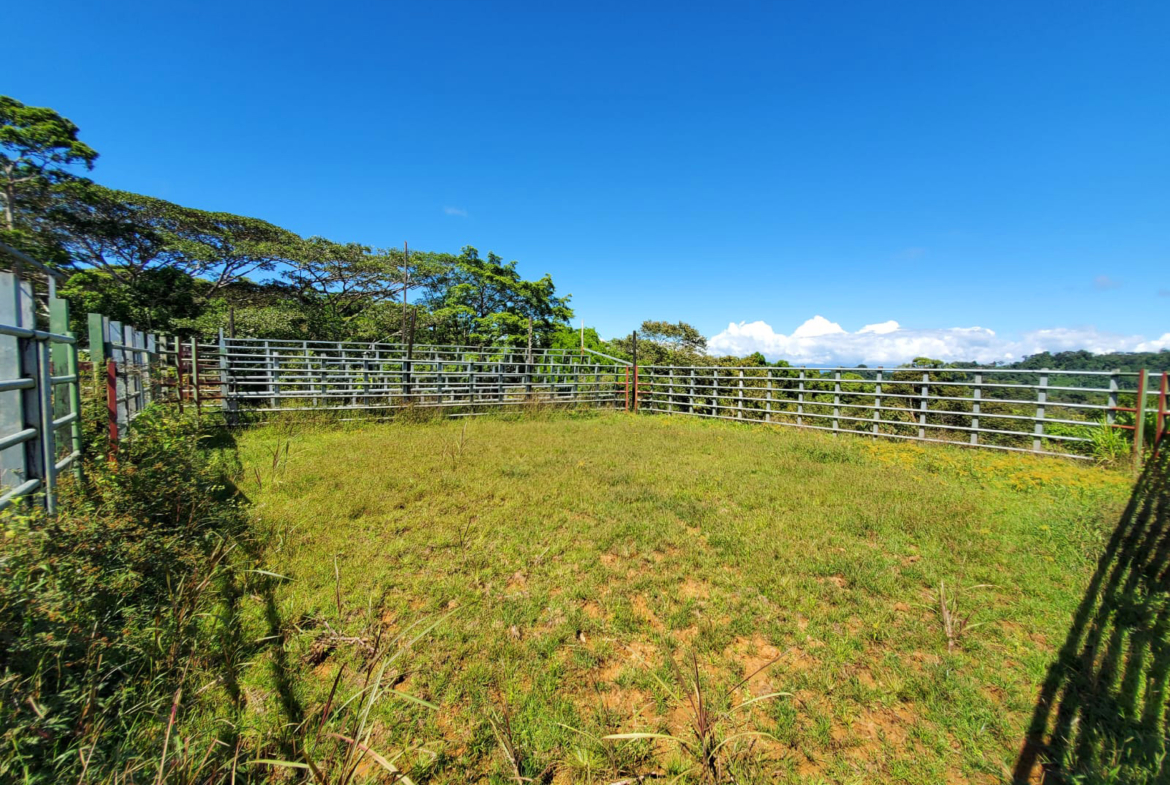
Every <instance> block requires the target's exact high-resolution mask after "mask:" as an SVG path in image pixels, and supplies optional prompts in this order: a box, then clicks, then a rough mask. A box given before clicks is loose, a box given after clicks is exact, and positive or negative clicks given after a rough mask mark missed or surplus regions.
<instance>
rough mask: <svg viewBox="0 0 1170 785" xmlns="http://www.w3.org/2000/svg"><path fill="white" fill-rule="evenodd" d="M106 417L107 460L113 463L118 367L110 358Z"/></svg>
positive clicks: (115, 436) (116, 422)
mask: <svg viewBox="0 0 1170 785" xmlns="http://www.w3.org/2000/svg"><path fill="white" fill-rule="evenodd" d="M106 417H107V419H108V421H109V434H110V447H109V459H110V461H111V462H112V461H114V460H116V458H117V453H118V366H117V364H116V363H115V362H114V359H113V358H112V357H111V358H110V359H109V360H106Z"/></svg>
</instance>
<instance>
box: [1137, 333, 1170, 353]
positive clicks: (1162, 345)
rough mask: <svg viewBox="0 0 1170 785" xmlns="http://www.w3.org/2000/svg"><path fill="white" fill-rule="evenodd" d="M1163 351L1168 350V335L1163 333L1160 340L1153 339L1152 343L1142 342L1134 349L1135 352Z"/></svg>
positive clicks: (1169, 342) (1169, 334) (1169, 344)
mask: <svg viewBox="0 0 1170 785" xmlns="http://www.w3.org/2000/svg"><path fill="white" fill-rule="evenodd" d="M1163 349H1170V333H1163V334H1162V337H1161V338H1155V339H1154V340H1152V341H1143V342H1142V343H1139V344H1138V345H1137V346H1136V347H1135V348H1134V351H1135V352H1160V351H1162V350H1163Z"/></svg>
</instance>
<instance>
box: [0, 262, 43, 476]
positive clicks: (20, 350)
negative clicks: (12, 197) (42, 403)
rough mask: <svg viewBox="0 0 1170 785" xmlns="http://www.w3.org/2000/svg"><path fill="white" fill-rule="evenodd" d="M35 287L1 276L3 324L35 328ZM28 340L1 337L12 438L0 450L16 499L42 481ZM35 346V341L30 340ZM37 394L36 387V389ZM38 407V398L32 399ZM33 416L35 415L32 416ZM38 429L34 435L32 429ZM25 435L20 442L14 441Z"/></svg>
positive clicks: (1, 419) (0, 468)
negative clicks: (30, 387) (35, 445)
mask: <svg viewBox="0 0 1170 785" xmlns="http://www.w3.org/2000/svg"><path fill="white" fill-rule="evenodd" d="M34 318H35V317H34V310H33V291H32V285H31V284H29V283H28V282H26V281H23V280H21V279H20V278H17V277H16V276H15V275H14V274H13V273H0V322H3V323H5V324H9V325H12V326H13V327H25V328H31V327H32V325H33V320H34ZM24 343H25V340H24V339H21V338H17V337H16V336H14V335H0V379H2V380H3V381H5V382H9V383H10V386H8V389H5V390H4V391H3V392H0V426H3V432H2V434H0V435H3V436H5V437H9V441H10V443H9V445H8V447H7V448H5V449H0V487H2V488H3V489H4V495H5V496H6V497H10V498H15V497H17V496H21V495H23V494H25V493H27V492H28V491H30V490H32V489H33V488H34V487H35V486H36V485H37V484H38V481H39V476H38V474H37V469H36V464H35V463H30V461H29V457H30V455H31V456H36V455H37V454H38V453H39V449H37V448H32V449H30V448H29V446H28V445H29V443H28V441H25V439H27V438H32V439H35V437H36V433H35V426H36V423H37V419H34V418H35V414H36V413H35V411H34V412H31V413H30V412H28V411H26V408H25V407H26V406H27V405H28V403H29V402H30V401H29V395H28V393H29V390H28V389H26V388H27V386H28V385H29V383H30V382H31V383H33V384H34V385H35V377H33V378H32V379H29V378H28V376H29V375H28V373H27V371H26V369H25V358H24V346H23V344H24ZM29 343H31V341H29ZM33 392H34V393H35V388H34V390H33ZM31 402H32V404H33V405H35V403H36V397H35V395H34V396H33V397H32V401H31ZM30 415H31V416H30ZM30 423H31V427H33V428H34V431H33V433H32V434H29V433H28V429H29V428H30ZM17 434H21V436H20V438H19V439H16V438H13V437H14V436H15V435H17Z"/></svg>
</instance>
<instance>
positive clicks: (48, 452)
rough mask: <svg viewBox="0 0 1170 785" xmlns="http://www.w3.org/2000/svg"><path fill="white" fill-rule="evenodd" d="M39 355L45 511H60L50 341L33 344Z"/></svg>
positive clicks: (32, 342)
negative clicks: (58, 504)
mask: <svg viewBox="0 0 1170 785" xmlns="http://www.w3.org/2000/svg"><path fill="white" fill-rule="evenodd" d="M29 346H30V347H31V348H32V349H33V350H34V351H35V352H36V361H37V362H36V366H35V374H36V375H35V377H34V378H36V380H37V393H38V396H39V398H38V400H37V409H38V410H39V414H40V418H41V421H40V448H41V454H40V460H41V477H42V478H43V479H44V483H45V486H44V491H45V511H46V512H48V513H49V514H50V515H52V514H53V513H55V512H57V496H56V488H57V439H56V436H57V434H56V433H55V431H54V428H53V381H52V379H53V370H52V368H53V366H52V359H51V357H50V354H49V351H50V349H49V341H47V340H45V341H32V340H30V341H29Z"/></svg>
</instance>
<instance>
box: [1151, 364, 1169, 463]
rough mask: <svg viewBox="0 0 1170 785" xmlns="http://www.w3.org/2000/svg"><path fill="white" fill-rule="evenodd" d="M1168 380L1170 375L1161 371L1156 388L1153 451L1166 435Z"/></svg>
mask: <svg viewBox="0 0 1170 785" xmlns="http://www.w3.org/2000/svg"><path fill="white" fill-rule="evenodd" d="M1168 379H1170V373H1168V372H1166V371H1162V384H1161V385H1160V386H1159V387H1158V419H1157V426H1156V427H1155V428H1154V449H1155V450H1157V449H1158V445H1159V444H1160V443H1161V441H1162V437H1163V436H1165V435H1166V415H1167V414H1170V412H1167V411H1166V394H1167V392H1168V390H1167V380H1168Z"/></svg>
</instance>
